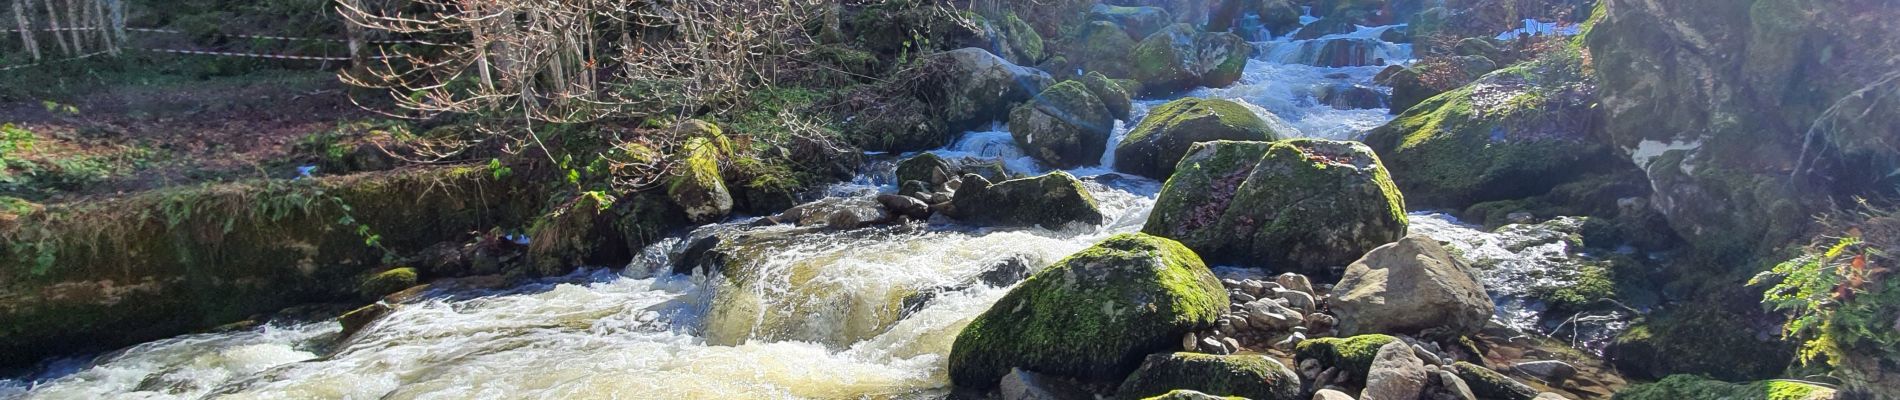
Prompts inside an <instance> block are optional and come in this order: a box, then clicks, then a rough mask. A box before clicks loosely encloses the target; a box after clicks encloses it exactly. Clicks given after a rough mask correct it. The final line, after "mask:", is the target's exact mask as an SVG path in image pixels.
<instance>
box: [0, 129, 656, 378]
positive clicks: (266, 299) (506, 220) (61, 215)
mask: <svg viewBox="0 0 1900 400" xmlns="http://www.w3.org/2000/svg"><path fill="white" fill-rule="evenodd" d="M541 190H542V189H540V188H539V186H537V185H534V184H532V183H531V182H530V181H528V180H525V179H521V178H515V177H501V178H497V177H496V176H495V175H494V174H493V173H491V172H490V171H488V170H487V169H485V168H470V167H458V168H423V169H409V170H402V171H391V172H377V173H368V174H360V175H352V176H337V177H319V178H306V179H300V180H296V181H277V180H273V181H242V182H231V183H219V184H209V185H203V186H194V187H180V188H170V189H163V190H156V191H150V192H143V193H136V194H131V195H127V196H123V197H118V198H112V199H98V200H94V201H87V202H79V203H65V204H50V205H46V206H45V207H44V209H42V210H40V211H38V212H34V213H32V214H29V215H25V216H21V217H19V220H18V221H17V224H16V225H15V226H14V229H8V230H4V231H0V239H4V240H0V243H4V245H0V256H4V259H5V262H0V360H4V361H0V364H7V365H6V367H15V366H22V365H19V364H26V363H32V362H35V361H38V360H40V359H41V358H43V357H46V356H49V355H54V354H74V353H81V352H91V351H105V350H110V349H112V348H116V347H118V346H124V345H130V344H135V343H139V342H144V341H150V340H156V339H159V338H163V337H169V336H173V335H178V334H183V333H188V332H191V331H195V330H201V329H207V328H211V327H214V326H217V325H221V324H224V323H229V322H233V321H238V320H241V319H244V318H246V317H249V316H252V315H256V314H258V313H264V312H271V311H275V310H279V309H282V308H284V307H289V306H292V305H296V304H304V303H312V302H333V301H357V300H358V299H360V298H361V295H360V294H359V293H357V291H356V290H355V288H356V287H357V286H356V283H357V282H359V280H358V279H359V278H360V277H363V276H364V274H365V273H367V272H369V271H374V270H376V269H377V268H379V267H382V266H384V265H385V264H384V263H383V262H384V261H383V260H384V259H385V257H387V256H396V257H403V256H407V255H411V254H415V253H416V252H420V251H422V250H423V249H425V248H428V247H430V246H433V245H436V244H438V243H442V242H456V243H461V242H464V241H466V240H468V237H467V232H470V231H484V230H489V229H491V228H494V227H498V226H508V227H523V226H527V225H528V221H529V220H531V219H532V218H534V217H535V216H536V215H539V211H538V210H540V209H541V207H542V206H541V201H542V200H541V199H546V198H547V197H548V195H547V194H546V193H545V192H542V191H541ZM372 244H374V245H372ZM623 260H624V259H623ZM398 281H406V279H400V280H398ZM397 285H400V283H398V284H396V285H391V286H397ZM377 291H381V290H377Z"/></svg>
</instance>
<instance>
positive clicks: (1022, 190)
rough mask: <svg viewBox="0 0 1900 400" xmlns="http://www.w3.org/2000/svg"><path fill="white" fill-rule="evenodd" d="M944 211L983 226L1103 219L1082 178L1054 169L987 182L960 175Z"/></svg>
mask: <svg viewBox="0 0 1900 400" xmlns="http://www.w3.org/2000/svg"><path fill="white" fill-rule="evenodd" d="M943 213H944V214H945V215H948V216H950V217H951V218H956V219H958V220H961V221H963V222H966V223H971V224H976V225H984V226H1017V227H1030V226H1040V227H1043V228H1047V229H1061V228H1062V227H1064V226H1067V225H1069V224H1071V223H1081V224H1086V225H1099V224H1101V223H1103V222H1106V218H1107V217H1105V216H1104V215H1103V214H1102V209H1101V206H1100V205H1099V204H1097V203H1096V202H1095V197H1094V196H1092V195H1089V191H1088V189H1087V188H1084V187H1082V181H1080V180H1076V179H1075V176H1073V175H1069V173H1067V172H1062V171H1056V172H1051V173H1048V174H1046V175H1043V176H1038V177H1034V178H1022V179H1012V180H1007V181H1003V182H999V183H995V184H991V183H990V182H989V180H988V179H984V178H983V177H982V176H978V175H976V174H965V175H963V184H962V186H958V187H957V191H956V194H955V195H953V196H952V197H951V200H950V207H947V208H945V209H944V210H943Z"/></svg>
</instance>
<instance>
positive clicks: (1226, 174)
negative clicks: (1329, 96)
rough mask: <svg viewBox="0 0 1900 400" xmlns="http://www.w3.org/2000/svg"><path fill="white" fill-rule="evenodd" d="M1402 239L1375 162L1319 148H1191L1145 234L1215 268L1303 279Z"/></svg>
mask: <svg viewBox="0 0 1900 400" xmlns="http://www.w3.org/2000/svg"><path fill="white" fill-rule="evenodd" d="M1405 230H1406V218H1405V200H1404V199H1403V198H1402V197H1401V196H1400V195H1399V193H1398V189H1397V188H1396V186H1394V185H1393V183H1392V180H1391V178H1390V177H1389V176H1388V175H1387V174H1386V171H1385V167H1383V166H1382V165H1381V164H1380V163H1379V158H1378V156H1376V155H1374V154H1373V153H1372V151H1371V150H1370V149H1367V148H1366V147H1365V146H1364V145H1361V144H1358V143H1353V142H1336V141H1328V140H1316V139H1292V140H1285V141H1279V142H1271V143H1269V142H1229V141H1214V142H1203V143H1198V144H1195V145H1194V147H1193V148H1192V150H1190V151H1189V152H1188V155H1187V156H1186V157H1184V158H1182V160H1181V163H1180V164H1179V167H1178V168H1177V170H1176V171H1175V173H1174V175H1173V176H1172V177H1171V178H1169V179H1168V182H1167V184H1166V185H1164V186H1163V187H1162V189H1161V193H1160V197H1159V199H1157V200H1156V201H1155V207H1154V211H1153V213H1152V214H1150V215H1149V217H1148V222H1147V225H1145V226H1143V227H1142V231H1143V232H1147V233H1149V234H1154V235H1158V236H1163V237H1169V238H1174V239H1175V240H1180V241H1181V242H1182V243H1185V244H1187V245H1188V247H1190V248H1193V249H1194V250H1195V251H1196V252H1198V253H1200V255H1201V256H1202V257H1204V258H1206V259H1208V260H1210V262H1213V263H1217V264H1223V265H1237V266H1251V267H1269V268H1273V269H1276V270H1280V271H1287V272H1294V273H1301V274H1309V275H1310V274H1326V275H1330V274H1331V273H1332V272H1331V268H1335V267H1337V266H1341V265H1345V264H1347V263H1350V262H1352V261H1353V260H1354V259H1357V258H1359V257H1360V256H1361V255H1364V254H1365V252H1366V251H1368V250H1372V249H1373V248H1375V247H1378V246H1380V245H1384V244H1386V243H1391V242H1392V241H1394V240H1398V239H1399V238H1400V237H1402V236H1404V234H1405Z"/></svg>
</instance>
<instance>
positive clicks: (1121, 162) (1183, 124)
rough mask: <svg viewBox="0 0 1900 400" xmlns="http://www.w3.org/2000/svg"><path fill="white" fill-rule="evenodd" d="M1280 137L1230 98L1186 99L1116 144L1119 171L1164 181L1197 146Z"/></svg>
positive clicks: (1150, 117)
mask: <svg viewBox="0 0 1900 400" xmlns="http://www.w3.org/2000/svg"><path fill="white" fill-rule="evenodd" d="M1279 139H1280V133H1279V132H1275V131H1274V130H1273V128H1272V127H1271V126H1269V125H1267V121H1266V120H1263V119H1260V116H1259V115H1257V114H1254V112H1253V110H1250V109H1247V107H1245V106H1241V105H1240V103H1235V102H1233V101H1229V100H1221V99H1199V98H1186V99H1180V100H1175V101H1172V102H1168V103H1167V104H1163V105H1161V106H1160V107H1156V108H1155V109H1154V110H1153V111H1150V112H1148V116H1147V117H1146V118H1142V120H1141V123H1140V124H1137V125H1135V128H1134V129H1133V130H1131V131H1129V132H1128V137H1127V138H1124V139H1122V142H1121V143H1120V144H1118V145H1116V146H1115V170H1117V171H1121V172H1127V173H1130V174H1135V175H1141V176H1145V177H1149V178H1155V179H1161V180H1166V179H1168V176H1169V175H1173V174H1174V167H1175V164H1178V163H1180V162H1181V158H1182V157H1183V156H1186V155H1187V153H1188V149H1189V148H1191V147H1193V146H1194V144H1195V143H1201V142H1211V141H1216V140H1239V141H1260V142H1267V141H1274V140H1279Z"/></svg>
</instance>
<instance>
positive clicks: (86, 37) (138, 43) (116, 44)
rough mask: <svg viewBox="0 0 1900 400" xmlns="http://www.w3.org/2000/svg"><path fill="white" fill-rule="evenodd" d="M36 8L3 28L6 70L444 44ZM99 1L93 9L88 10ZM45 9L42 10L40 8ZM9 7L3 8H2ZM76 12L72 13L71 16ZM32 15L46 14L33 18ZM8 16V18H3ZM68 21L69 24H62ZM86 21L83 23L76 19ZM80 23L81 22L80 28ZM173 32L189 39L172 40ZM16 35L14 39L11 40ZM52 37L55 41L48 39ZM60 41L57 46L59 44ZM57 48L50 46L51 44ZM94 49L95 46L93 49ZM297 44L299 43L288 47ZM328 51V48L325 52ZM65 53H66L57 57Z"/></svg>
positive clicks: (343, 58) (344, 58) (111, 2)
mask: <svg viewBox="0 0 1900 400" xmlns="http://www.w3.org/2000/svg"><path fill="white" fill-rule="evenodd" d="M43 4H44V6H43V7H40V6H36V5H34V4H33V2H30V1H25V0H16V1H14V2H12V4H11V7H12V11H13V15H12V17H13V18H11V19H12V21H8V22H12V24H11V25H12V26H10V27H0V71H13V70H19V69H25V68H33V67H38V66H46V65H54V64H60V63H65V62H71V61H77V60H84V59H90V58H95V57H100V56H118V55H120V54H121V53H122V52H123V51H125V50H132V51H138V52H144V53H152V54H170V55H180V56H202V57H237V58H250V59H264V60H286V61H315V62H323V63H326V64H327V63H330V62H351V61H359V62H360V61H372V60H386V59H391V58H395V57H393V56H388V55H377V54H378V53H382V52H378V51H376V49H377V48H378V47H382V46H442V44H438V43H431V42H427V41H422V40H413V39H396V40H388V39H382V40H372V39H367V38H348V37H305V36H287V35H272V34H255V33H226V32H213V33H194V32H190V31H184V30H178V29H165V28H159V27H128V26H125V19H124V17H123V13H124V11H123V3H121V2H120V1H119V0H89V2H71V3H68V5H69V7H71V8H69V9H65V10H62V9H59V8H57V7H55V5H54V3H50V2H48V3H43ZM92 4H97V6H93V7H92V8H87V7H88V6H90V5H92ZM36 7H39V8H36ZM4 11H6V10H5V9H0V12H4ZM68 15H70V16H68ZM29 16H43V17H40V18H38V19H37V20H36V19H35V18H29ZM0 20H5V19H0ZM62 22H64V25H62ZM74 22H82V23H74ZM75 25H77V26H75ZM167 36H171V37H177V38H182V39H184V40H168V38H166V37H167ZM203 36H210V37H216V38H227V39H245V40H252V41H273V42H279V43H282V44H296V43H315V44H323V45H346V46H348V50H345V51H341V53H343V54H342V55H338V54H309V53H311V51H310V50H311V49H310V48H309V47H310V46H302V47H303V48H298V49H285V50H267V49H264V47H267V46H265V45H258V44H253V45H252V46H251V47H252V48H250V49H248V50H238V49H229V48H214V47H225V46H200V45H197V43H199V42H200V41H199V40H197V39H200V38H201V37H203ZM8 39H13V40H8ZM47 39H52V40H51V41H48V40H47ZM7 42H15V43H19V45H20V46H18V51H17V52H16V53H15V54H14V55H12V56H9V55H8V54H7V53H8V52H9V51H12V50H7V48H11V47H13V46H5V45H6V44H7ZM54 44H57V47H55V46H53V45H54ZM49 47H50V48H51V49H47V48H49ZM88 47H90V48H88ZM284 47H293V46H284ZM323 53H328V52H323ZM53 54H63V55H65V57H63V58H61V57H53V56H52V55H53ZM8 59H24V60H28V61H25V62H20V63H15V64H11V65H9V64H6V61H4V60H8Z"/></svg>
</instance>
